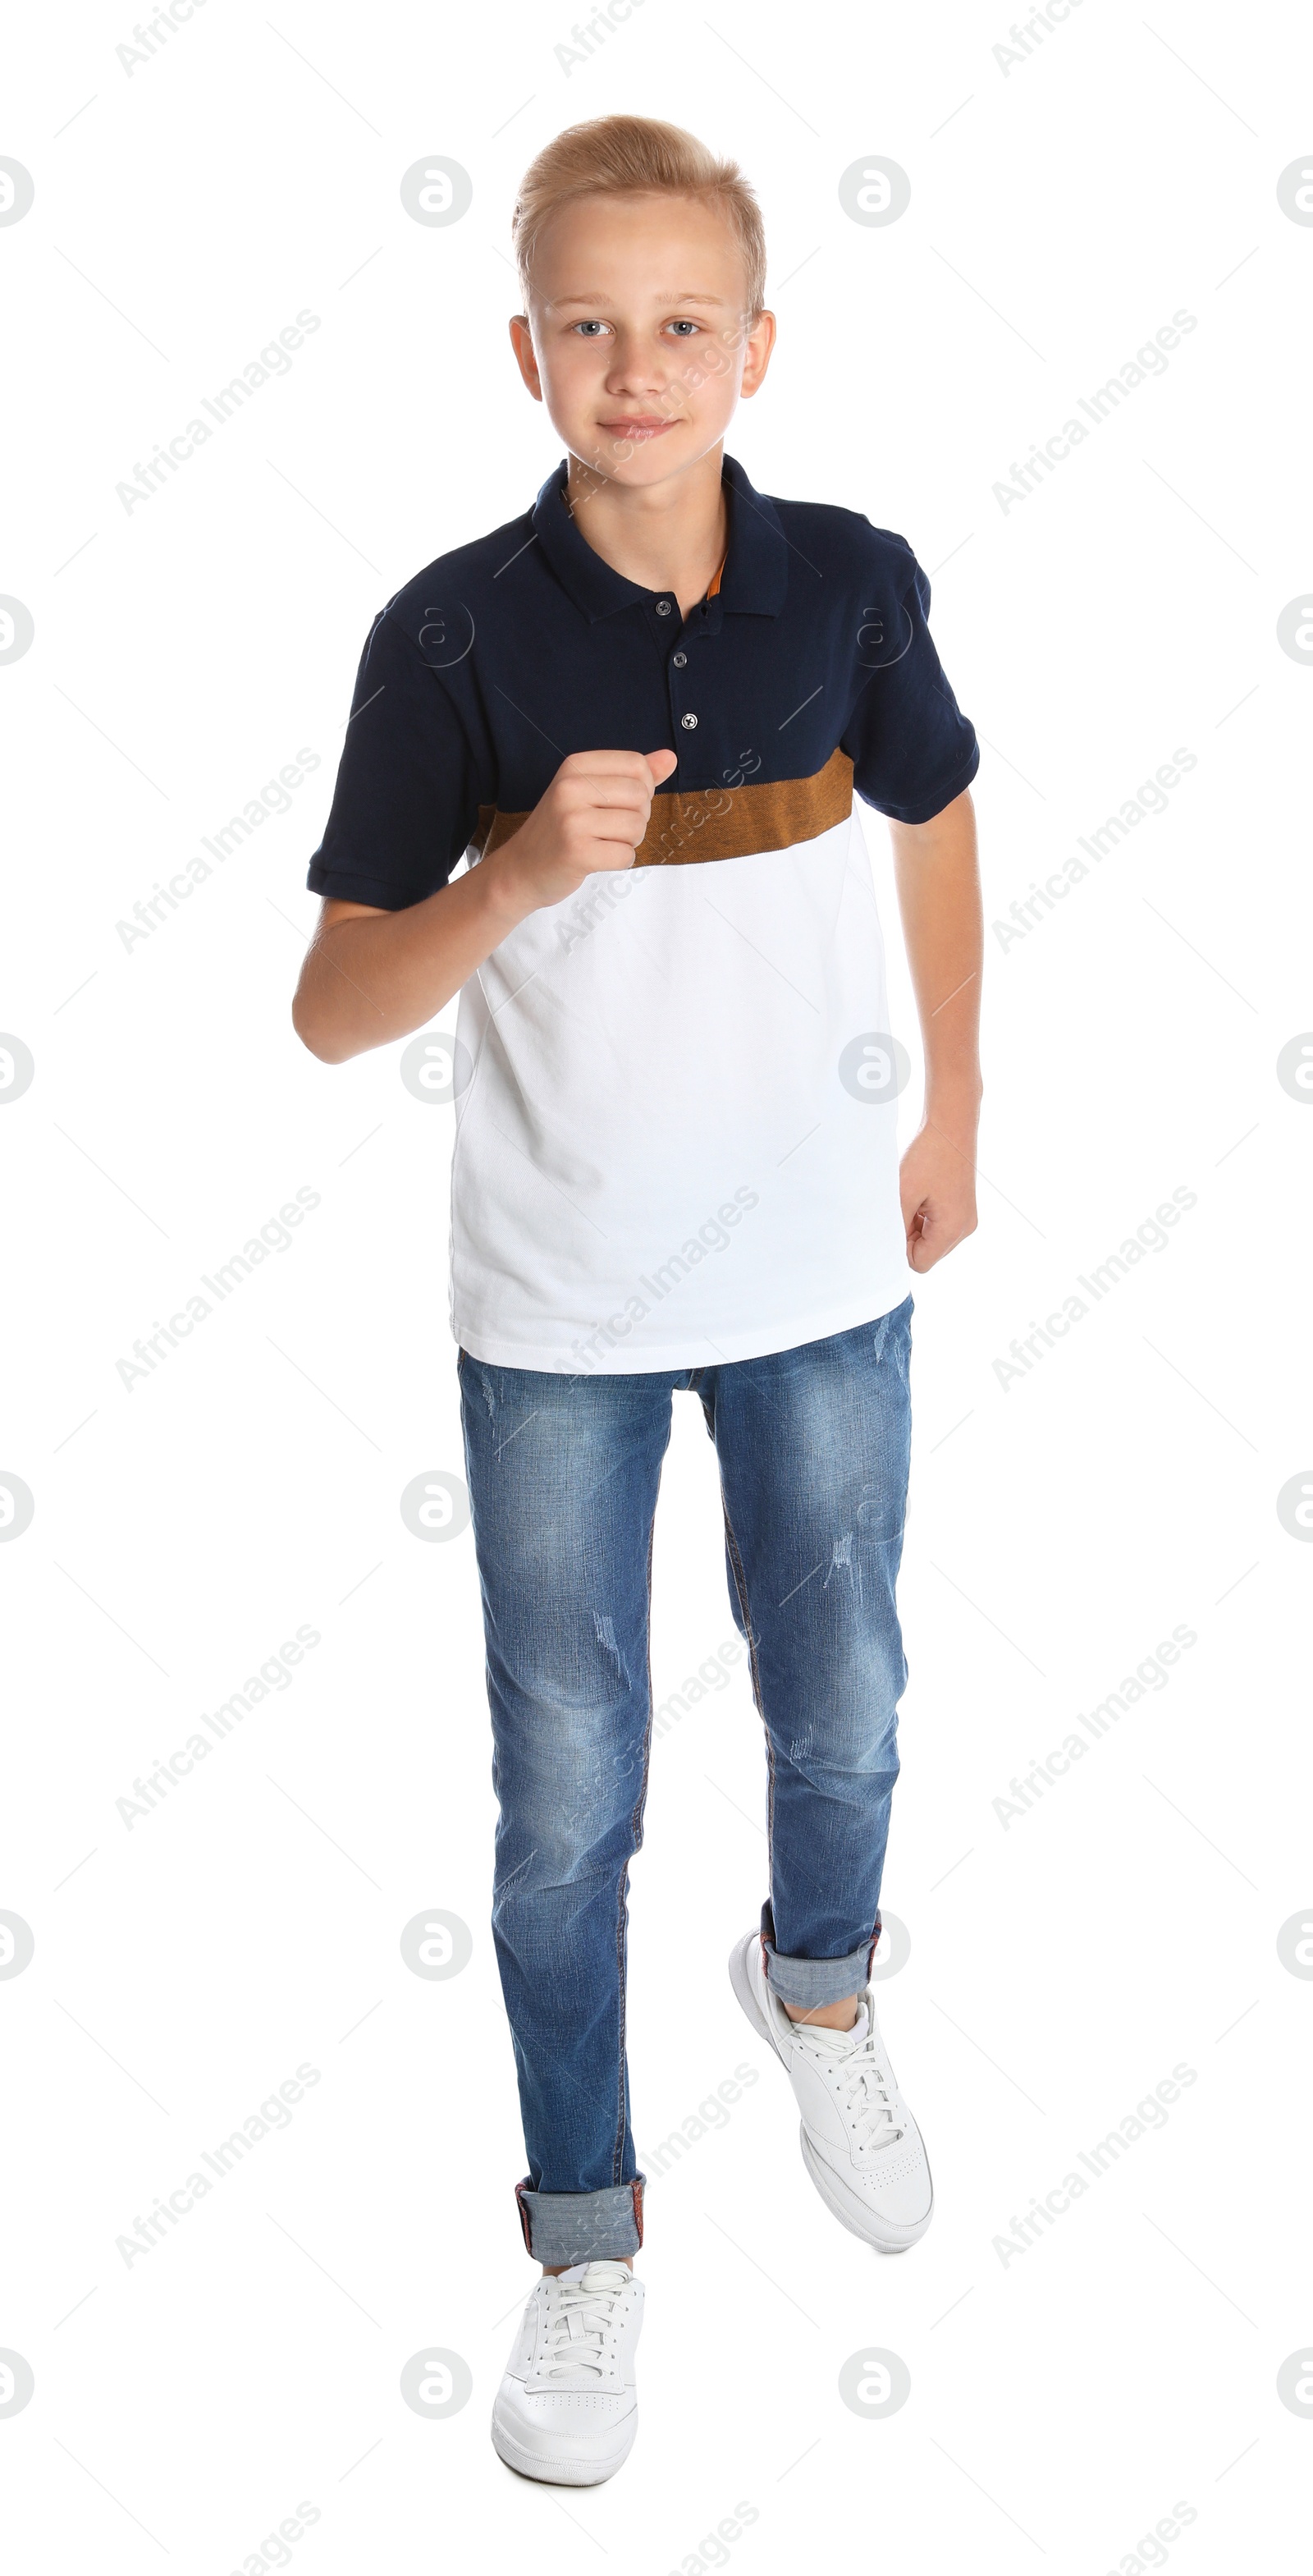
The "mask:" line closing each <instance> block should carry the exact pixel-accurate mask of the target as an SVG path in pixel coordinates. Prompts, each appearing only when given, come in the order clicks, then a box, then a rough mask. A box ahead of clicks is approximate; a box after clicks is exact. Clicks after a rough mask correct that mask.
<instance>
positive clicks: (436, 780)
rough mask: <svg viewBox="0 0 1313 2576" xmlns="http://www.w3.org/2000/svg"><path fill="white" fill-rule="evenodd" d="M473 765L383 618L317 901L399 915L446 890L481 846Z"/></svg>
mask: <svg viewBox="0 0 1313 2576" xmlns="http://www.w3.org/2000/svg"><path fill="white" fill-rule="evenodd" d="M478 808H479V782H478V778H477V776H476V763H475V759H474V756H473V753H472V751H471V747H470V744H469V741H468V739H467V736H466V732H465V728H464V726H463V724H462V722H461V719H460V716H459V714H458V712H457V710H456V708H455V706H454V705H453V703H452V701H451V699H450V698H449V697H448V695H447V692H446V690H445V689H444V687H443V685H442V682H441V680H440V678H439V677H438V675H437V673H436V672H435V671H432V670H430V669H429V666H428V664H427V663H426V662H425V661H424V659H423V657H422V655H421V654H420V652H419V649H418V647H417V646H416V645H415V644H414V643H413V642H412V641H411V639H410V637H409V636H408V635H407V634H406V633H405V632H404V631H403V629H402V628H401V627H400V626H399V625H398V624H396V622H395V621H394V619H393V618H392V617H391V616H390V615H389V613H388V610H387V609H386V608H384V609H380V611H379V614H378V616H377V617H376V618H375V620H374V623H373V625H372V627H371V628H370V631H369V637H368V640H367V642H366V645H365V649H364V652H363V653H362V654H361V657H360V668H359V671H358V672H357V674H356V686H355V694H354V696H353V698H352V701H351V714H350V718H349V720H348V723H347V729H346V740H345V742H344V743H343V746H342V757H341V760H340V762H339V763H338V771H337V784H336V786H335V788H334V790H333V803H332V807H331V810H330V812H329V817H328V821H327V823H326V824H325V826H324V837H323V839H322V841H321V842H320V844H319V847H318V849H317V850H316V851H315V854H314V857H313V858H312V859H311V862H310V872H309V876H308V878H307V883H308V885H309V888H310V891H311V893H312V894H321V895H336V896H341V897H342V898H343V899H344V900H345V901H346V902H348V903H367V904H374V905H377V907H378V908H379V910H380V911H383V912H400V911H403V910H404V909H405V907H406V906H407V905H408V904H412V903H420V902H422V900H423V898H424V896H425V895H427V894H434V893H436V891H437V889H438V887H439V886H444V885H445V884H446V883H447V880H448V878H449V877H450V875H451V873H452V870H453V868H455V867H456V866H457V864H458V862H459V860H460V859H461V857H462V855H463V853H464V851H465V850H466V848H467V847H468V844H469V843H470V841H471V840H472V839H473V837H474V832H475V827H476V823H477V819H478Z"/></svg>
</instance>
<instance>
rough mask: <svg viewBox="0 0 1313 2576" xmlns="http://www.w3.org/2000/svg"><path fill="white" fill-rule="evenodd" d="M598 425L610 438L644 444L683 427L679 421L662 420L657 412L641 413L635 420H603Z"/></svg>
mask: <svg viewBox="0 0 1313 2576" xmlns="http://www.w3.org/2000/svg"><path fill="white" fill-rule="evenodd" d="M597 425H598V428H599V429H603V430H605V432H606V435H607V437H608V438H630V439H633V440H634V441H635V442H638V441H642V442H644V443H646V441H647V440H648V439H650V438H662V437H664V435H665V433H666V431H667V430H668V429H678V428H679V427H680V426H681V424H680V422H679V421H677V420H662V419H661V418H660V417H659V415H658V414H657V413H655V412H643V413H640V414H638V416H637V417H636V418H635V419H633V420H602V421H599V422H598V424H597Z"/></svg>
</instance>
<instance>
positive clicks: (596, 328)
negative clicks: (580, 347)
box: [574, 322, 609, 337]
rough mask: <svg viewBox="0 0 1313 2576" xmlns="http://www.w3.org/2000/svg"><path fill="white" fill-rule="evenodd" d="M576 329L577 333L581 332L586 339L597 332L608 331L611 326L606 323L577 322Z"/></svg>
mask: <svg viewBox="0 0 1313 2576" xmlns="http://www.w3.org/2000/svg"><path fill="white" fill-rule="evenodd" d="M574 327H575V329H576V331H581V332H583V333H584V335H585V337H589V336H591V335H592V334H593V333H595V332H600V331H605V330H607V329H608V328H609V325H608V324H607V323H605V322H576V324H575V326H574Z"/></svg>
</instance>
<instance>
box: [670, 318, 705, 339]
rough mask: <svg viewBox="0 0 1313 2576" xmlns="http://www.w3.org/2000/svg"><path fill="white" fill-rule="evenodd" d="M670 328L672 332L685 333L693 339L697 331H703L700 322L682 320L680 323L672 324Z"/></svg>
mask: <svg viewBox="0 0 1313 2576" xmlns="http://www.w3.org/2000/svg"><path fill="white" fill-rule="evenodd" d="M670 328H671V330H672V331H679V332H685V333H687V334H688V335H689V337H690V338H691V337H692V334H693V333H694V332H695V331H700V330H701V328H702V325H701V323H700V322H690V321H688V320H687V319H681V320H680V321H678V322H672V323H671V325H670Z"/></svg>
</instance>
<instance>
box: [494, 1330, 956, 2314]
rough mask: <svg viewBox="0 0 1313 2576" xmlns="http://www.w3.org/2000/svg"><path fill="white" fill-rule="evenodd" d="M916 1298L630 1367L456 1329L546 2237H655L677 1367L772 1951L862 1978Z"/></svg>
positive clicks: (527, 2209)
mask: <svg viewBox="0 0 1313 2576" xmlns="http://www.w3.org/2000/svg"><path fill="white" fill-rule="evenodd" d="M911 1318H912V1299H911V1298H910V1297H907V1298H906V1299H905V1300H904V1302H903V1304H902V1305H901V1306H897V1307H895V1308H894V1310H893V1312H892V1313H890V1314H887V1315H882V1316H880V1317H878V1318H877V1319H876V1320H875V1321H873V1322H871V1323H867V1324H859V1325H857V1326H855V1327H854V1329H853V1330H852V1331H850V1332H844V1333H835V1334H832V1335H830V1336H829V1337H828V1338H826V1339H825V1340H823V1341H817V1342H806V1343H803V1344H802V1345H801V1346H800V1347H799V1348H797V1349H794V1350H788V1351H774V1352H771V1353H769V1354H768V1355H767V1356H765V1357H763V1358H759V1359H750V1360H737V1361H733V1362H726V1363H724V1364H723V1365H721V1366H718V1367H711V1368H695V1369H676V1370H669V1369H667V1370H654V1371H650V1372H649V1371H642V1372H637V1373H635V1374H632V1375H623V1376H599V1377H593V1378H588V1377H570V1376H566V1375H563V1374H558V1373H556V1372H551V1371H544V1370H537V1369H511V1368H500V1367H494V1366H492V1365H490V1364H489V1363H488V1362H486V1361H483V1360H475V1359H473V1358H471V1356H470V1354H469V1353H468V1352H467V1351H464V1350H462V1351H461V1353H460V1356H459V1361H458V1369H459V1377H460V1388H461V1410H462V1419H463V1424H464V1434H465V1457H466V1466H467V1472H468V1478H469V1488H470V1499H471V1504H472V1509H473V1521H474V1539H475V1547H476V1552H477V1556H478V1566H479V1581H480V1588H481V1592H482V1598H483V1613H484V1627H485V1635H486V1640H487V1676H488V1696H489V1702H490V1706H491V1712H492V1731H493V1784H494V1787H495V1789H496V1793H497V1801H498V1808H499V1821H498V1825H497V1834H496V1851H495V1864H494V1898H493V1917H492V1922H493V1935H494V1940H495V1943H496V1950H497V1962H498V1967H499V1970H500V1974H501V1981H502V1992H503V1994H504V1996H505V2000H506V2010H507V2014H508V2016H509V2020H510V2025H511V2035H512V2039H513V2043H514V2048H515V2063H516V2072H517V2076H518V2081H519V2092H520V2108H521V2113H522V2117H523V2122H524V2137H525V2150H526V2154H527V2157H528V2165H529V2170H528V2173H527V2175H526V2176H525V2178H524V2180H523V2182H521V2183H520V2184H518V2185H517V2187H516V2188H517V2199H518V2203H519V2209H520V2220H521V2227H522V2230H523V2234H524V2240H525V2243H526V2245H527V2246H528V2248H529V2250H530V2252H531V2253H533V2254H534V2255H535V2256H537V2258H538V2259H539V2260H540V2261H542V2262H546V2263H576V2262H582V2261H584V2260H585V2259H586V2258H587V2257H590V2256H594V2255H596V2256H603V2255H619V2254H629V2253H633V2252H634V2251H635V2249H636V2248H637V2247H638V2246H639V2245H640V2244H641V2243H642V2234H643V2182H644V2177H643V2175H642V2174H640V2173H639V2171H638V2167H637V2160H636V2155H635V2149H634V2140H633V2131H632V2127H631V2123H630V2096H629V2073H628V2065H627V2061H626V2054H625V1955H626V1939H627V1930H628V1892H629V1864H630V1861H631V1860H632V1858H633V1855H634V1853H635V1852H636V1851H637V1850H638V1848H639V1846H640V1844H641V1842H642V1838H643V1806H644V1800H645V1797H646V1793H647V1777H648V1760H649V1753H650V1745H651V1728H652V1685H651V1671H650V1664H649V1649H648V1626H649V1605H650V1593H651V1572H652V1534H653V1522H654V1516H655V1512H656V1500H657V1487H658V1484H659V1482H660V1475H661V1461H662V1458H663V1456H664V1454H665V1450H666V1446H667V1443H668V1441H669V1438H670V1422H671V1398H672V1395H673V1394H674V1393H675V1391H676V1390H682V1389H688V1390H691V1391H692V1392H693V1393H695V1394H696V1395H698V1396H699V1397H700V1398H701V1401H702V1408H703V1413H704V1415H705V1418H706V1423H707V1429H708V1431H709V1432H710V1434H711V1437H712V1439H713V1440H714V1442H715V1445H716V1453H717V1458H718V1461H719V1467H720V1479H721V1493H722V1500H723V1505H724V1518H725V1558H726V1566H727V1570H728V1576H729V1594H730V1604H731V1608H732V1611H733V1615H734V1618H735V1621H736V1623H737V1626H738V1628H739V1630H740V1633H741V1634H742V1636H743V1637H744V1639H745V1641H746V1643H747V1646H748V1649H749V1655H750V1662H751V1673H752V1687H753V1695H754V1698H755V1701H756V1705H757V1709H758V1711H759V1713H760V1716H761V1719H762V1724H763V1730H764V1736H765V1749H766V1761H767V1776H768V1801H767V1828H768V1866H769V1892H768V1895H767V1897H766V1900H765V1902H764V1904H763V1906H762V1912H761V1938H762V1944H763V1950H764V1956H765V1962H766V1972H767V1975H768V1977H769V1980H770V1983H771V1985H772V1986H773V1987H774V1989H775V1991H776V1993H777V1994H778V1995H779V1996H780V1997H781V1999H782V2001H784V2002H786V2003H792V2004H819V2003H834V2002H838V2001H839V2000H840V1999H841V1998H842V1997H843V1996H844V1995H850V1994H855V1993H858V1992H860V1990H861V1989H862V1988H863V1987H864V1985H865V1983H866V1980H867V1976H868V1973H869V1968H870V1961H871V1954H872V1951H873V1949H874V1947H875V1944H876V1942H877V1941H878V1939H879V1937H880V1912H879V1898H880V1879H881V1872H882V1869H883V1865H884V1855H885V1842H886V1837H887V1834H888V1826H889V1807H890V1800H891V1797H892V1794H893V1787H894V1782H895V1780H896V1779H897V1777H898V1751H897V1710H898V1701H899V1698H900V1697H901V1694H902V1691H903V1687H904V1684H905V1682H906V1679H907V1665H906V1662H905V1659H904V1655H903V1646H902V1637H901V1634H900V1631H899V1625H898V1615H897V1610H896V1607H895V1599H894V1587H895V1582H896V1578H897V1574H898V1566H899V1560H900V1557H901V1554H902V1543H903V1519H904V1511H905V1506H906V1495H907V1473H908V1456H909V1449H910V1438H911V1407H910V1397H909V1387H908V1364H909V1357H910V1348H911ZM717 1964H719V1963H717Z"/></svg>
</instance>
